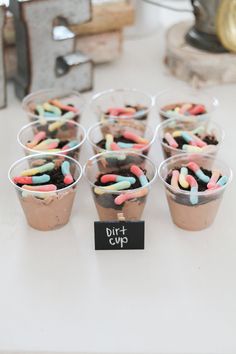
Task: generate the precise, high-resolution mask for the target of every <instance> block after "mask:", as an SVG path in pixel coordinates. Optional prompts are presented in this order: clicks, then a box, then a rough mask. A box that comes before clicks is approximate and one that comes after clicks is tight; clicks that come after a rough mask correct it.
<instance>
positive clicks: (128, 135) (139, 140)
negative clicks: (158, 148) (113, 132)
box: [123, 132, 148, 144]
mask: <svg viewBox="0 0 236 354" xmlns="http://www.w3.org/2000/svg"><path fill="white" fill-rule="evenodd" d="M123 137H124V138H125V139H129V140H132V141H134V142H135V143H137V144H143V143H144V144H145V143H146V144H147V143H148V141H147V140H146V139H144V138H142V137H141V136H138V135H137V134H134V133H132V132H124V133H123Z"/></svg>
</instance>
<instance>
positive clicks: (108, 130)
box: [87, 120, 156, 155]
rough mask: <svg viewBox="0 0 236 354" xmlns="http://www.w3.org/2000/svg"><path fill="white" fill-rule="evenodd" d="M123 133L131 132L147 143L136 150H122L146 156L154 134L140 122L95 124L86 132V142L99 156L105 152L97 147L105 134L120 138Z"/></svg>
mask: <svg viewBox="0 0 236 354" xmlns="http://www.w3.org/2000/svg"><path fill="white" fill-rule="evenodd" d="M124 132H131V133H133V134H135V135H138V136H139V137H142V138H144V139H146V140H147V141H148V144H145V145H143V146H140V147H138V148H132V147H130V148H125V149H123V148H122V150H129V151H134V152H138V153H140V154H144V155H148V153H149V150H150V148H151V145H152V144H153V142H154V140H155V137H156V134H155V131H154V129H153V128H152V127H151V126H145V125H144V124H143V123H142V122H139V121H137V120H120V121H117V122H113V121H112V120H109V121H107V122H104V123H101V122H100V123H96V124H94V125H93V126H91V127H90V128H89V130H88V132H87V141H88V142H89V144H90V145H91V147H92V149H93V152H94V154H95V155H96V154H99V153H101V152H104V151H106V149H105V148H103V147H101V146H99V143H100V142H101V141H103V140H105V137H106V134H111V135H112V136H113V137H114V138H119V137H122V134H123V133H124Z"/></svg>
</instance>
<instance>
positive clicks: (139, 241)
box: [94, 221, 145, 250]
mask: <svg viewBox="0 0 236 354" xmlns="http://www.w3.org/2000/svg"><path fill="white" fill-rule="evenodd" d="M144 226H145V225H144V221H113V222H110V221H95V222H94V237H95V250H127V249H128V250H137V249H144Z"/></svg>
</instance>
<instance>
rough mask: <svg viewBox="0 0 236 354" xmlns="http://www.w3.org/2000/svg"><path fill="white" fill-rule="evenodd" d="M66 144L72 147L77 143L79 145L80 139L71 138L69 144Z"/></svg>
mask: <svg viewBox="0 0 236 354" xmlns="http://www.w3.org/2000/svg"><path fill="white" fill-rule="evenodd" d="M66 145H68V146H69V147H70V148H73V147H75V146H76V145H78V141H77V140H71V141H70V142H69V143H68V144H66Z"/></svg>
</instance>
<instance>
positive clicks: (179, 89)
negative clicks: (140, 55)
mask: <svg viewBox="0 0 236 354" xmlns="http://www.w3.org/2000/svg"><path fill="white" fill-rule="evenodd" d="M180 103H181V104H182V103H192V104H203V105H205V107H206V113H203V114H199V115H189V116H185V115H182V114H179V113H177V112H167V111H168V110H171V109H173V108H175V106H176V105H177V104H180ZM218 105H219V102H218V100H217V98H215V97H213V96H211V95H210V94H209V93H207V92H205V91H204V90H197V89H193V88H190V87H186V86H176V87H174V88H171V89H167V90H164V91H162V92H160V93H158V94H157V95H156V96H155V107H156V109H157V113H158V115H159V116H160V120H161V121H165V120H166V119H169V118H178V119H183V120H184V121H185V122H189V123H191V122H192V121H197V122H200V123H204V122H207V121H208V120H209V119H210V118H211V117H212V114H213V112H214V111H215V109H216V108H217V107H218Z"/></svg>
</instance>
